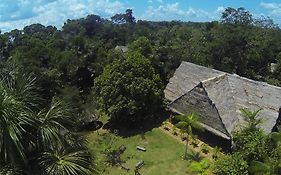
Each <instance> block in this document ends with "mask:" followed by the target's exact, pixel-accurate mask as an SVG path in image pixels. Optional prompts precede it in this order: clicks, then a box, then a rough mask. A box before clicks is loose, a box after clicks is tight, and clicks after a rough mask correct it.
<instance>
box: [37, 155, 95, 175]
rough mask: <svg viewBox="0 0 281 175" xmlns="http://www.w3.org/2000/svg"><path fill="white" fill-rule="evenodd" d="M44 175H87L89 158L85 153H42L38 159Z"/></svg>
mask: <svg viewBox="0 0 281 175" xmlns="http://www.w3.org/2000/svg"><path fill="white" fill-rule="evenodd" d="M39 161H40V166H41V167H42V169H43V170H44V171H45V174H46V175H89V174H91V168H90V157H89V153H88V152H86V151H72V152H66V151H65V150H59V151H57V150H55V151H52V152H44V153H43V154H42V156H41V157H40V158H39Z"/></svg>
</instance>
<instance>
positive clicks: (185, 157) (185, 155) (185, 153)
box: [184, 136, 188, 159]
mask: <svg viewBox="0 0 281 175" xmlns="http://www.w3.org/2000/svg"><path fill="white" fill-rule="evenodd" d="M187 147H188V136H187V137H186V143H185V152H184V159H187Z"/></svg>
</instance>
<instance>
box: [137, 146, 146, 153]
mask: <svg viewBox="0 0 281 175" xmlns="http://www.w3.org/2000/svg"><path fill="white" fill-rule="evenodd" d="M137 149H138V150H140V151H144V152H145V151H146V149H145V148H144V147H141V146H137Z"/></svg>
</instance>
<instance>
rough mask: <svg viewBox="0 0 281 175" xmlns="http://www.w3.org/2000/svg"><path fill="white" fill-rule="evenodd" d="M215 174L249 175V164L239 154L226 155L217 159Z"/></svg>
mask: <svg viewBox="0 0 281 175" xmlns="http://www.w3.org/2000/svg"><path fill="white" fill-rule="evenodd" d="M214 173H215V174H217V175H238V174H239V175H247V174H248V164H247V162H246V161H245V160H244V159H243V157H242V156H241V155H240V154H238V153H234V154H232V155H224V156H222V157H219V158H218V159H217V161H216V163H215V170H214Z"/></svg>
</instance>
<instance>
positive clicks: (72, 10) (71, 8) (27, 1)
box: [0, 0, 126, 31]
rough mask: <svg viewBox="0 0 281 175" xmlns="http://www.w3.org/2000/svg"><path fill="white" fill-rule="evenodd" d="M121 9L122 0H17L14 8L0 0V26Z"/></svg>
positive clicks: (106, 13)
mask: <svg viewBox="0 0 281 175" xmlns="http://www.w3.org/2000/svg"><path fill="white" fill-rule="evenodd" d="M1 1H2V0H1ZM4 1H6V0H4ZM6 3H9V0H7V2H6ZM2 6H3V7H2ZM1 7H2V8H3V9H4V10H5V11H4V10H1ZM125 9H126V8H125V4H124V3H121V2H120V1H118V0H37V1H33V0H17V3H16V4H15V7H14V9H10V8H8V7H7V6H5V3H3V4H2V3H1V2H0V30H2V31H8V30H11V29H14V28H19V29H21V28H23V27H24V26H26V25H30V24H33V23H41V24H43V25H55V26H57V27H60V26H62V25H63V23H64V22H65V21H66V20H67V19H76V18H81V17H85V16H86V15H88V14H98V15H101V16H102V17H110V16H112V15H114V14H116V13H120V12H122V11H124V10H125ZM5 12H10V13H5ZM27 12H28V13H27ZM4 13H5V14H4ZM6 14H9V15H8V16H7V15H6Z"/></svg>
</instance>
